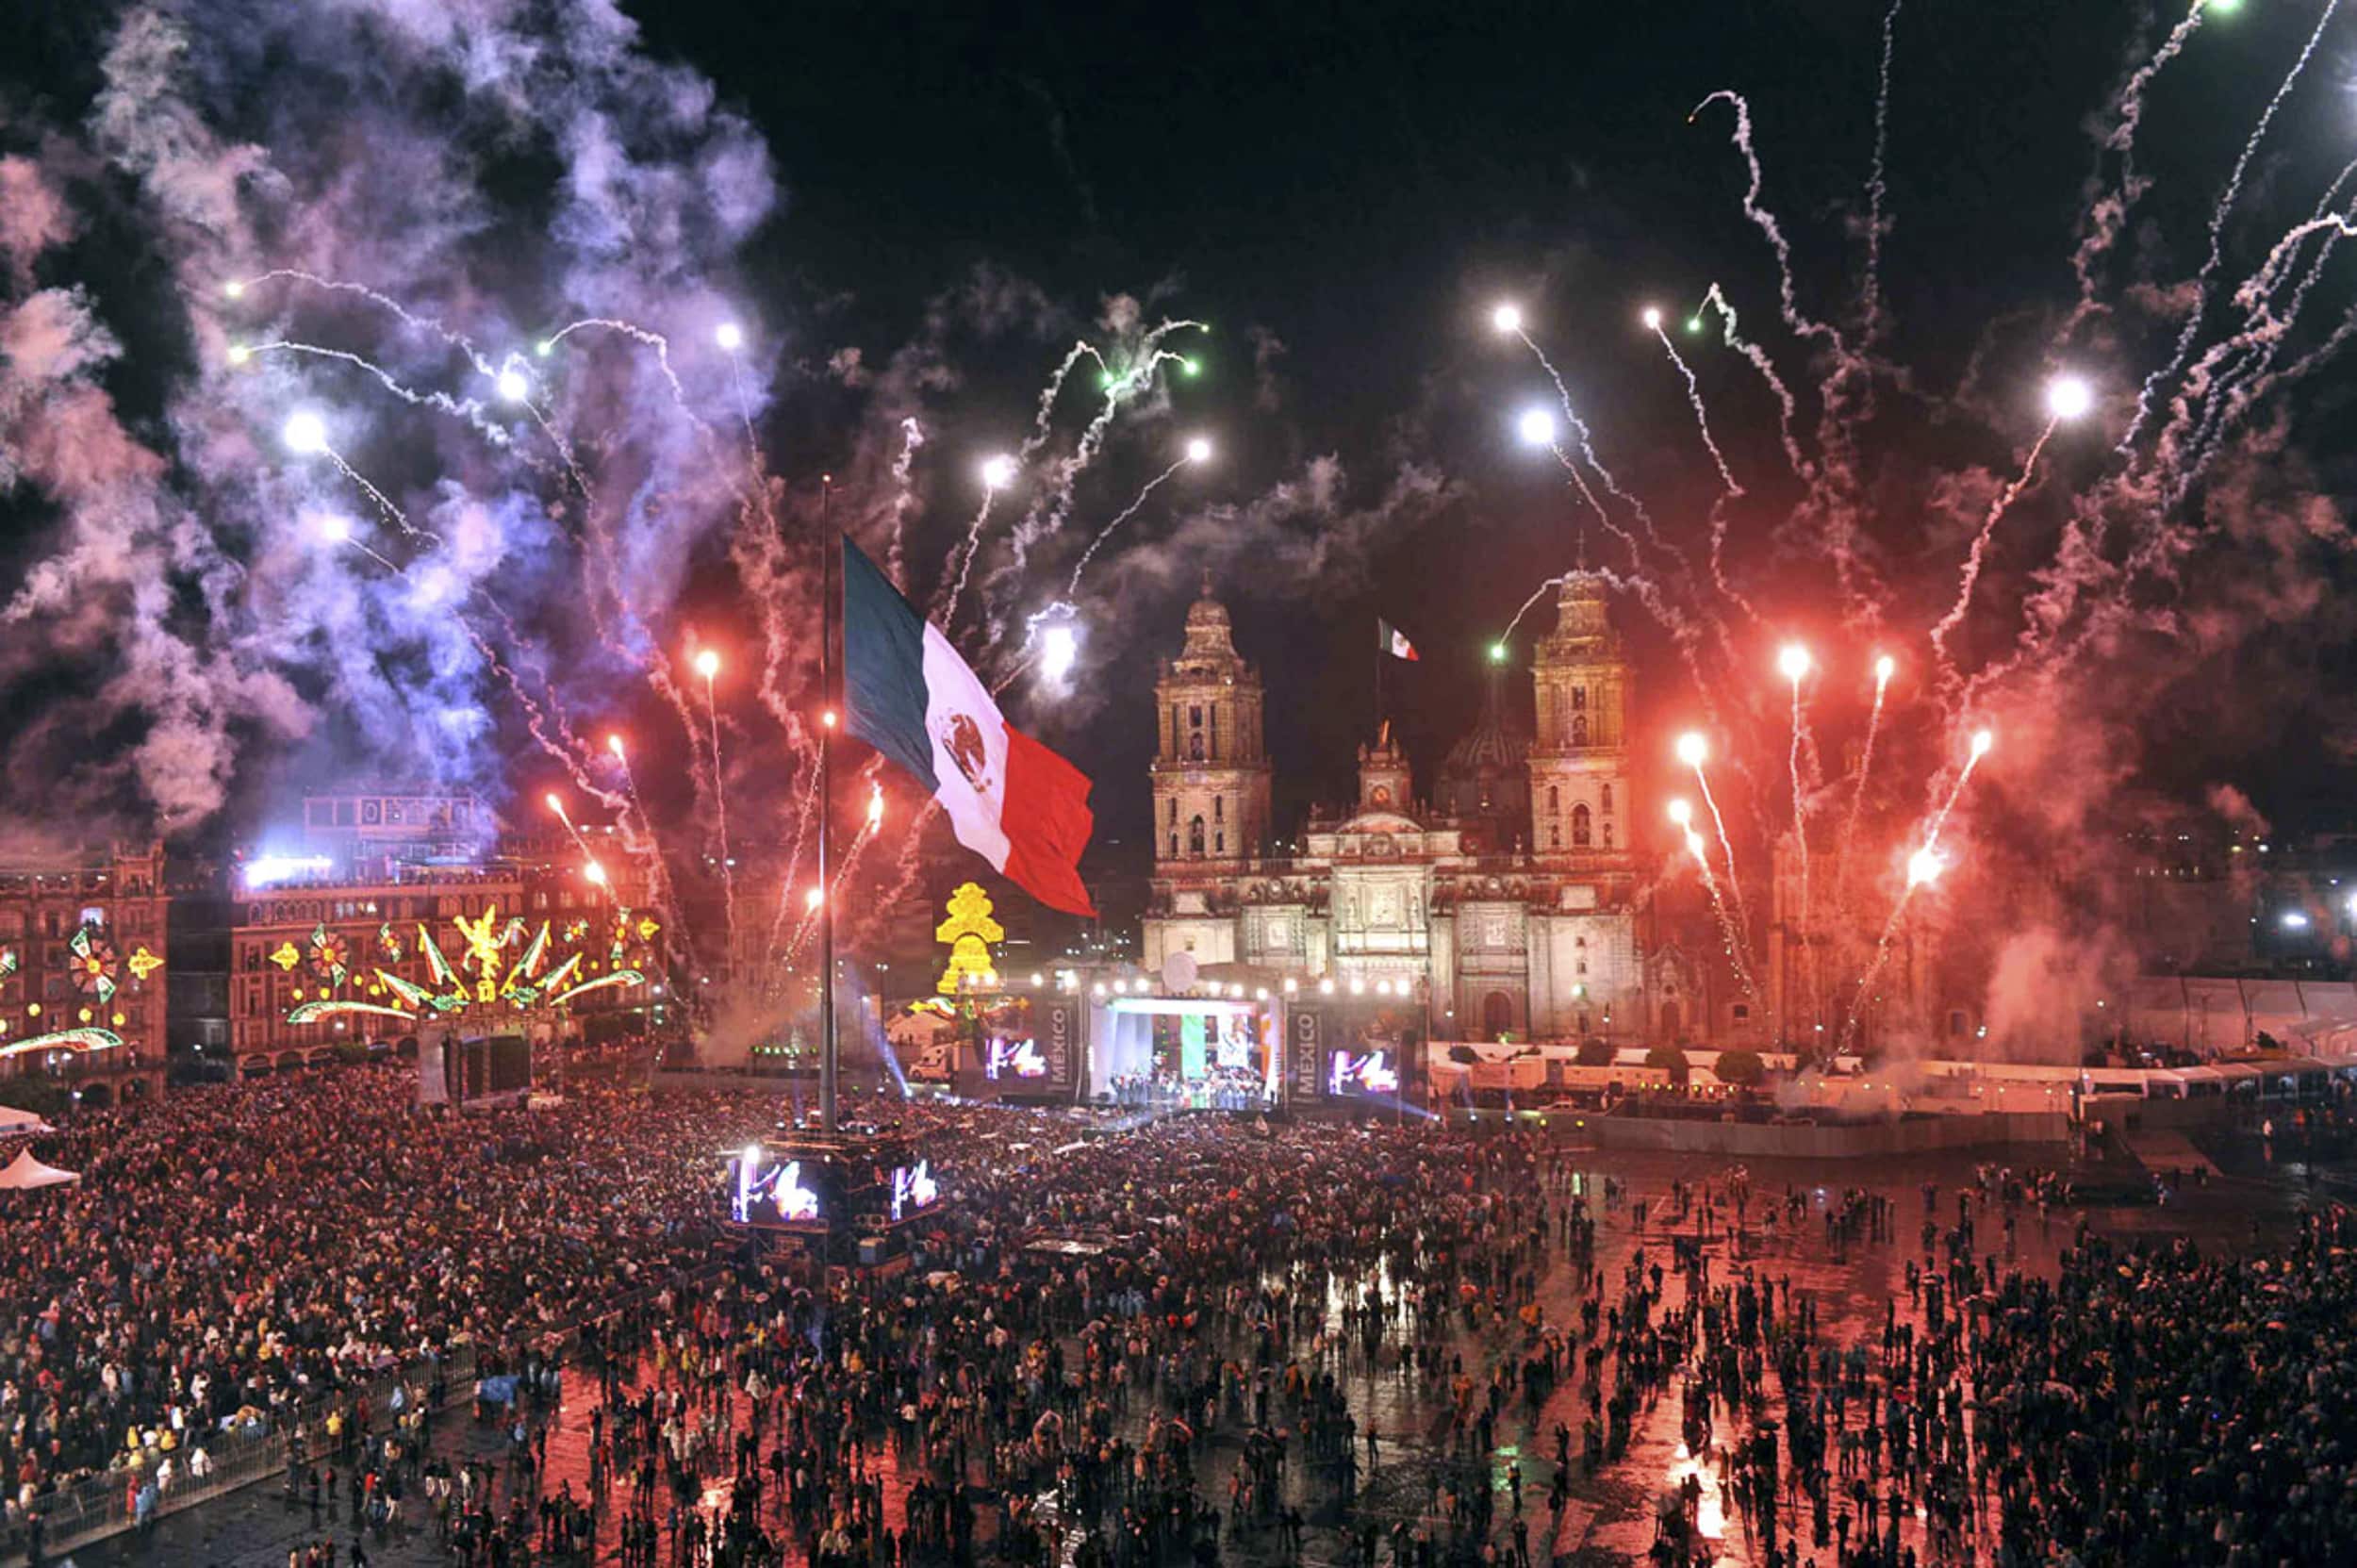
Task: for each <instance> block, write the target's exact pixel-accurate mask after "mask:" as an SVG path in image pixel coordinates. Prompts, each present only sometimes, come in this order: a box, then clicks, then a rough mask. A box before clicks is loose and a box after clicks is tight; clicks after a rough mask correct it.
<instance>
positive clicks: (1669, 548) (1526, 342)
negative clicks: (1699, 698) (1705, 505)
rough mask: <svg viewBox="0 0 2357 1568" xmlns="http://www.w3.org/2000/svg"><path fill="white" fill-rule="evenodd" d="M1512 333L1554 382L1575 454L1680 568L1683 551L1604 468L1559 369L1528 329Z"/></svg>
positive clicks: (1609, 471) (1518, 328) (1610, 472)
mask: <svg viewBox="0 0 2357 1568" xmlns="http://www.w3.org/2000/svg"><path fill="white" fill-rule="evenodd" d="M1514 336H1515V337H1517V338H1521V339H1522V340H1523V347H1525V348H1526V349H1528V350H1529V351H1530V355H1531V357H1532V358H1534V359H1536V360H1538V361H1539V368H1540V369H1541V370H1542V371H1546V372H1547V379H1548V380H1549V381H1552V382H1554V383H1555V395H1556V400H1557V401H1558V403H1560V404H1562V408H1563V419H1564V421H1565V422H1566V423H1568V424H1569V425H1570V426H1571V427H1572V434H1573V435H1574V436H1575V437H1578V438H1579V454H1580V455H1581V456H1582V457H1583V458H1585V459H1587V462H1588V466H1589V467H1590V468H1591V469H1593V470H1596V477H1597V478H1598V479H1600V480H1602V481H1603V482H1604V487H1605V492H1606V493H1607V494H1608V495H1610V496H1611V497H1612V498H1613V499H1614V500H1616V501H1618V502H1620V503H1621V504H1622V505H1624V506H1626V507H1627V508H1628V509H1629V510H1630V511H1631V512H1632V513H1634V514H1636V517H1637V520H1638V521H1639V522H1640V524H1642V525H1643V527H1644V530H1645V537H1646V538H1648V539H1650V540H1652V541H1653V544H1654V547H1655V548H1656V549H1657V550H1660V551H1663V552H1664V553H1667V554H1669V555H1670V556H1671V557H1672V558H1673V559H1674V560H1675V561H1676V562H1677V563H1678V565H1679V566H1680V567H1681V568H1683V567H1685V566H1686V565H1687V559H1686V552H1684V551H1683V550H1680V549H1678V548H1677V547H1676V546H1675V545H1673V544H1671V543H1670V542H1669V541H1668V540H1666V539H1664V538H1663V537H1662V536H1661V532H1660V530H1659V529H1657V528H1656V527H1655V526H1654V520H1653V514H1652V513H1651V512H1648V511H1646V510H1645V503H1643V502H1641V501H1640V500H1638V499H1637V498H1636V497H1635V496H1633V495H1631V494H1629V493H1628V491H1626V490H1624V489H1623V488H1622V487H1621V482H1620V481H1619V480H1617V479H1615V478H1613V477H1612V470H1610V469H1607V468H1606V467H1605V466H1604V460H1603V459H1602V458H1600V457H1598V456H1597V455H1596V448H1595V443H1594V441H1593V439H1592V438H1591V433H1590V431H1589V429H1588V421H1585V420H1583V419H1581V418H1580V417H1579V410H1578V409H1576V408H1574V407H1573V406H1572V389H1571V388H1569V387H1566V386H1565V385H1564V384H1563V373H1562V372H1561V371H1558V370H1557V369H1556V368H1555V362H1554V361H1553V360H1551V359H1549V358H1548V357H1547V355H1546V351H1545V350H1544V349H1542V348H1541V347H1540V346H1539V344H1538V342H1537V341H1536V340H1535V339H1533V338H1532V337H1531V336H1530V334H1529V333H1527V332H1525V331H1524V330H1523V329H1522V328H1521V327H1519V326H1518V327H1516V328H1515V329H1514ZM1557 455H1558V457H1560V456H1561V455H1562V454H1560V453H1558V454H1557ZM1567 466H1568V465H1567ZM1589 499H1590V501H1591V503H1592V502H1593V501H1594V497H1592V496H1591V497H1590V498H1589ZM1597 511H1598V513H1599V514H1601V513H1602V511H1603V508H1602V507H1598V508H1597Z"/></svg>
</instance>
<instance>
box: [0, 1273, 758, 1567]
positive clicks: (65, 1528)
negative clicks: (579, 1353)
mask: <svg viewBox="0 0 2357 1568" xmlns="http://www.w3.org/2000/svg"><path fill="white" fill-rule="evenodd" d="M723 1267H724V1265H722V1264H719V1263H706V1264H703V1265H702V1266H701V1267H699V1268H696V1269H692V1270H690V1271H688V1272H687V1273H685V1274H683V1275H681V1276H680V1277H679V1278H678V1279H676V1280H674V1281H671V1282H668V1283H666V1284H662V1285H649V1286H646V1287H644V1288H642V1289H639V1290H635V1291H633V1292H631V1293H629V1294H628V1295H626V1296H617V1297H615V1298H613V1299H612V1300H610V1301H608V1302H607V1304H606V1305H605V1306H604V1307H603V1308H602V1309H600V1310H599V1311H598V1312H595V1313H592V1314H590V1315H588V1316H585V1317H583V1318H579V1319H576V1320H575V1321H573V1322H571V1323H569V1324H567V1325H565V1326H564V1327H563V1328H561V1329H551V1330H548V1331H547V1332H548V1336H549V1337H552V1338H553V1339H554V1340H555V1341H556V1344H557V1347H558V1349H557V1360H558V1361H559V1362H560V1363H561V1362H563V1361H564V1360H565V1359H566V1358H567V1356H569V1353H570V1352H571V1351H572V1349H573V1348H574V1347H575V1346H576V1345H578V1344H579V1343H580V1338H581V1330H582V1329H584V1328H585V1327H586V1326H587V1325H590V1324H606V1323H611V1322H613V1321H614V1320H615V1319H617V1318H619V1317H622V1316H623V1315H625V1314H626V1313H629V1312H635V1311H637V1310H639V1309H641V1308H643V1307H645V1306H647V1305H649V1304H651V1302H653V1301H654V1300H656V1299H657V1298H658V1297H659V1296H661V1295H662V1294H663V1292H664V1291H665V1290H667V1289H677V1290H679V1291H681V1292H683V1293H684V1292H687V1291H691V1290H693V1289H694V1288H695V1287H697V1286H698V1285H701V1284H703V1283H706V1282H708V1281H710V1280H711V1279H714V1278H716V1277H717V1275H718V1274H719V1273H720V1272H721V1270H722V1268H723ZM478 1361H479V1357H478V1354H477V1346H476V1345H474V1344H472V1343H471V1342H470V1343H468V1344H464V1345H452V1346H449V1347H447V1348H446V1349H445V1350H444V1351H443V1352H442V1353H441V1354H439V1355H427V1356H420V1357H417V1358H415V1359H413V1360H411V1361H410V1362H406V1363H405V1364H404V1365H403V1366H402V1367H401V1369H400V1370H399V1371H398V1372H387V1373H380V1374H379V1375H378V1376H377V1377H376V1378H374V1379H373V1380H372V1381H369V1382H366V1383H360V1382H354V1383H351V1384H347V1385H344V1386H342V1387H340V1388H338V1389H336V1390H335V1391H333V1392H332V1393H327V1394H322V1395H320V1396H319V1397H317V1398H315V1399H311V1400H308V1401H305V1403H303V1404H300V1405H292V1406H288V1407H284V1408H282V1409H281V1410H279V1411H275V1412H273V1416H272V1424H271V1425H269V1426H265V1427H263V1428H260V1429H259V1430H255V1431H250V1432H238V1431H228V1432H214V1433H212V1434H210V1437H211V1441H210V1442H198V1441H195V1440H194V1438H193V1437H192V1436H190V1435H186V1434H184V1438H183V1441H182V1443H181V1444H180V1446H179V1447H177V1448H174V1449H173V1450H171V1453H170V1455H169V1457H170V1458H171V1460H172V1461H173V1480H172V1484H171V1486H170V1487H169V1488H167V1489H162V1490H159V1491H158V1493H157V1497H156V1501H155V1507H154V1511H153V1512H152V1514H151V1515H150V1517H151V1518H152V1519H161V1518H163V1517H164V1516H165V1515H166V1514H171V1513H178V1512H180V1511H181V1510H184V1509H190V1508H194V1507H196V1506H197V1505H198V1504H200V1503H206V1502H209V1501H211V1500H212V1499H213V1498H216V1497H221V1496H225V1495H226V1494H229V1493H232V1492H235V1491H237V1490H239V1488H240V1487H245V1486H251V1485H252V1484H253V1483H254V1482H255V1481H258V1480H261V1479H264V1478H265V1477H271V1476H278V1475H284V1474H285V1473H286V1470H287V1467H288V1465H289V1464H290V1463H294V1462H298V1461H300V1462H303V1463H306V1464H307V1463H308V1462H309V1461H312V1460H315V1459H320V1458H322V1457H324V1456H326V1455H328V1454H329V1453H331V1452H333V1451H334V1450H335V1448H336V1447H337V1446H338V1444H342V1443H346V1442H350V1441H354V1439H353V1438H351V1437H349V1436H346V1435H344V1434H338V1436H337V1437H336V1438H333V1439H331V1438H330V1437H329V1436H328V1435H327V1418H328V1417H329V1416H330V1415H331V1414H333V1413H334V1412H335V1411H338V1409H340V1410H341V1411H343V1412H344V1420H345V1422H347V1423H349V1422H350V1421H351V1420H352V1419H353V1416H352V1412H353V1411H354V1410H355V1409H357V1407H358V1404H359V1401H361V1400H362V1399H366V1400H367V1401H368V1405H369V1409H370V1411H371V1412H372V1413H374V1414H382V1413H383V1412H385V1411H389V1410H390V1409H391V1408H392V1395H393V1390H394V1389H395V1388H396V1387H422V1388H424V1389H425V1390H426V1397H427V1398H428V1399H429V1400H430V1401H432V1408H434V1409H440V1408H442V1407H444V1406H447V1405H449V1404H451V1403H453V1401H455V1400H459V1399H465V1398H469V1397H471V1395H472V1392H473V1384H474V1380H475V1373H476V1368H477V1365H478ZM437 1389H438V1390H439V1391H440V1394H441V1397H440V1398H439V1399H438V1400H437V1399H435V1398H434V1395H435V1392H436V1390H437ZM372 1430H373V1428H372ZM298 1431H299V1432H301V1433H302V1435H303V1442H302V1445H301V1447H300V1449H296V1448H295V1447H294V1446H293V1440H294V1434H295V1433H296V1432H298ZM346 1431H347V1433H348V1432H349V1427H347V1428H346ZM368 1435H370V1434H369V1433H362V1434H359V1436H360V1437H361V1438H365V1437H367V1436H368ZM199 1448H202V1449H203V1450H204V1452H205V1455H206V1461H207V1463H206V1474H205V1475H204V1476H202V1477H199V1476H196V1475H194V1474H192V1473H191V1471H190V1460H191V1457H192V1456H193V1455H194V1454H195V1452H196V1451H197V1450H198V1449H199ZM155 1472H156V1466H155V1465H154V1464H153V1463H152V1462H151V1463H150V1464H148V1465H146V1466H143V1467H141V1468H140V1469H138V1470H133V1469H131V1468H130V1467H128V1466H124V1467H123V1468H120V1469H115V1470H109V1471H107V1472H105V1473H104V1474H102V1475H97V1476H91V1477H86V1478H84V1479H82V1480H80V1481H76V1482H75V1483H74V1484H73V1485H71V1486H67V1487H61V1488H59V1489H58V1491H56V1492H52V1493H47V1494H41V1495H38V1496H36V1497H34V1498H33V1500H32V1504H31V1509H30V1513H27V1514H22V1515H20V1514H19V1513H18V1511H17V1510H16V1507H15V1503H14V1500H13V1498H11V1499H10V1501H9V1505H8V1511H9V1517H8V1518H7V1519H6V1520H5V1521H0V1563H14V1562H21V1561H23V1560H25V1557H26V1555H27V1553H28V1551H29V1549H30V1546H31V1540H32V1520H31V1516H30V1515H31V1514H38V1515H40V1517H41V1526H42V1534H41V1549H42V1551H43V1553H44V1554H50V1553H57V1552H62V1551H68V1550H71V1549H72V1548H74V1547H75V1546H81V1545H87V1544H88V1543H91V1542H92V1541H97V1540H101V1539H104V1538H105V1537H107V1536H109V1535H115V1534H119V1533H121V1532H122V1531H124V1530H127V1529H130V1528H132V1527H135V1526H136V1525H137V1524H138V1523H139V1517H138V1497H139V1493H140V1490H141V1489H142V1488H143V1487H144V1486H145V1484H146V1483H147V1481H148V1480H149V1479H150V1478H151V1477H153V1476H154V1474H155Z"/></svg>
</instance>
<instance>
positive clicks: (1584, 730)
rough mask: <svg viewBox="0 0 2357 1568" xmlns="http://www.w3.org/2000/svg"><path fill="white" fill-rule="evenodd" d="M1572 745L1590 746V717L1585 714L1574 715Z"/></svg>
mask: <svg viewBox="0 0 2357 1568" xmlns="http://www.w3.org/2000/svg"><path fill="white" fill-rule="evenodd" d="M1572 744H1573V745H1574V746H1585V745H1587V744H1588V716H1587V715H1586V714H1584V713H1575V714H1574V715H1572Z"/></svg>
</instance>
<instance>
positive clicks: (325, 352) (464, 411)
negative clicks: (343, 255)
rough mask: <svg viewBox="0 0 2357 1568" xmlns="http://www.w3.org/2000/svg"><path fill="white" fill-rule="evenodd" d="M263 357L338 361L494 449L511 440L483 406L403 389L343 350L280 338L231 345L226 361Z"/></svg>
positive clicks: (234, 362) (391, 377)
mask: <svg viewBox="0 0 2357 1568" xmlns="http://www.w3.org/2000/svg"><path fill="white" fill-rule="evenodd" d="M266 354H295V355H312V356H314V357H317V358H321V359H335V360H340V361H341V362H343V363H344V364H347V365H350V366H353V367H354V369H356V370H360V371H366V372H367V373H368V374H370V375H371V376H373V377H375V378H376V380H377V381H378V382H379V383H380V384H381V385H382V386H383V387H384V388H385V389H386V390H387V391H388V392H390V393H392V394H393V396H395V397H397V398H399V399H401V400H402V401H403V402H404V403H406V404H410V405H411V406H412V407H417V408H432V409H435V410H437V412H440V413H444V414H448V415H450V416H451V417H452V418H453V419H457V420H462V421H465V422H466V424H467V425H468V427H469V428H470V429H471V430H473V431H474V433H475V434H476V435H478V436H481V437H483V438H484V439H485V440H486V441H488V442H490V443H491V444H492V445H493V446H500V447H503V446H506V445H507V444H508V443H509V441H510V440H511V439H513V437H510V436H509V435H508V433H507V432H506V430H504V429H503V428H502V427H501V426H500V425H498V424H497V423H495V422H493V421H491V420H490V419H489V418H488V417H487V413H486V409H485V408H484V405H483V404H481V403H479V402H477V401H476V400H475V399H473V398H464V399H461V398H454V397H452V396H451V395H450V394H449V393H448V392H439V391H437V392H420V391H419V390H418V389H416V388H413V387H409V386H406V385H404V383H403V382H402V381H401V380H400V378H398V377H397V376H395V375H394V374H393V373H392V372H391V371H388V370H387V369H385V367H384V366H382V365H379V364H377V363H376V362H375V361H374V360H372V359H368V358H365V357H363V356H362V355H356V354H353V353H350V352H348V351H346V350H343V349H331V348H322V347H321V346H320V345H319V344H317V343H305V342H300V341H297V340H295V339H293V338H272V340H270V341H268V342H263V343H253V344H242V343H241V344H236V345H233V346H232V347H231V348H230V350H229V355H228V359H229V362H230V363H231V364H232V365H242V364H244V363H246V362H248V361H249V360H252V359H254V358H255V357H256V356H257V355H266Z"/></svg>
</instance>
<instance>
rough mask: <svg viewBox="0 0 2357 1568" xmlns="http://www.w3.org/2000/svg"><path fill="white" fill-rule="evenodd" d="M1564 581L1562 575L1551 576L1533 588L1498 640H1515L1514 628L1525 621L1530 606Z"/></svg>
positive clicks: (1503, 641) (1502, 641)
mask: <svg viewBox="0 0 2357 1568" xmlns="http://www.w3.org/2000/svg"><path fill="white" fill-rule="evenodd" d="M1562 582H1563V579H1562V578H1560V577H1550V578H1548V579H1547V580H1546V581H1545V582H1543V583H1541V584H1540V585H1539V586H1538V587H1536V588H1534V589H1533V590H1531V595H1530V597H1529V598H1528V599H1525V600H1524V601H1523V607H1522V608H1521V609H1519V610H1516V611H1515V612H1514V619H1511V620H1509V621H1508V622H1507V623H1506V630H1505V631H1504V632H1502V633H1500V634H1499V635H1498V641H1500V642H1501V643H1505V642H1511V641H1513V640H1514V628H1515V627H1517V626H1520V625H1521V624H1522V623H1523V617H1525V616H1526V615H1528V614H1529V613H1530V607H1531V606H1532V605H1534V604H1536V603H1538V602H1539V601H1540V600H1541V599H1543V598H1545V597H1546V593H1547V590H1548V589H1549V588H1552V587H1557V586H1560V585H1561V584H1562Z"/></svg>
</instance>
